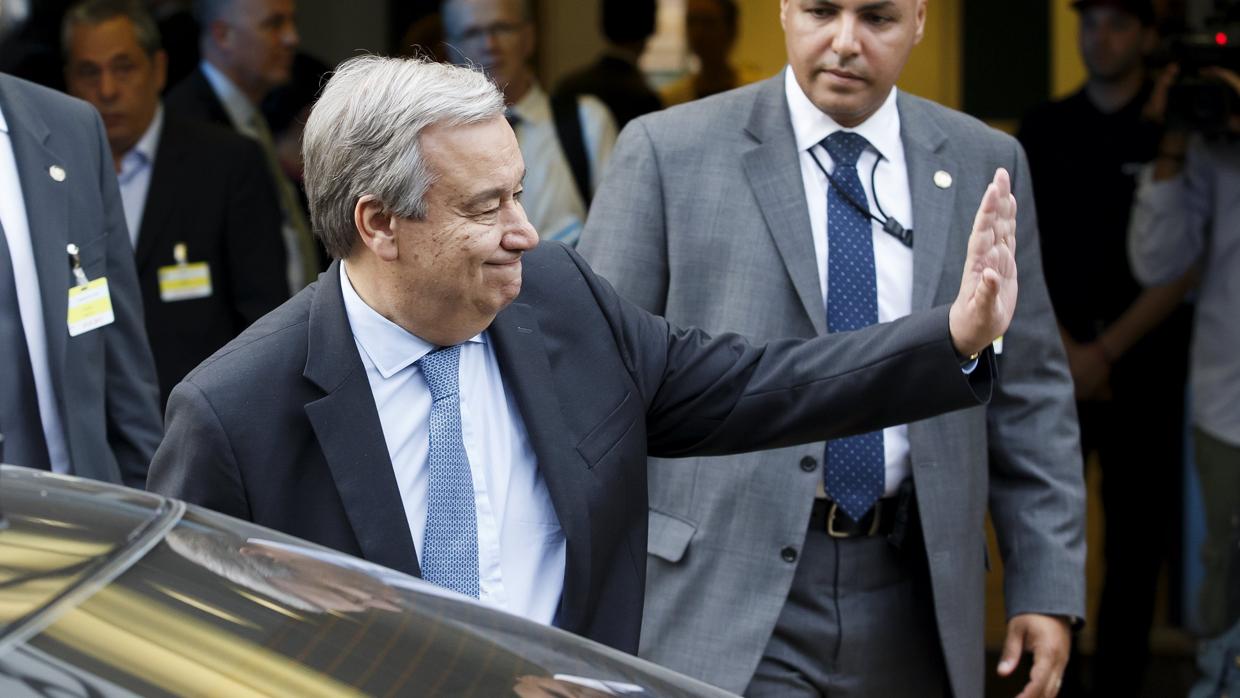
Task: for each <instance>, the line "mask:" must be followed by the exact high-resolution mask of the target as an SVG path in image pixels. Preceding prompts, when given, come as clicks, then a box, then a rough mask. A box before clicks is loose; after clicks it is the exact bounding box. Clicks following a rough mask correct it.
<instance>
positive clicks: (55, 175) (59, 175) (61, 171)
mask: <svg viewBox="0 0 1240 698" xmlns="http://www.w3.org/2000/svg"><path fill="white" fill-rule="evenodd" d="M47 173H48V174H49V175H51V176H52V179H54V180H56V181H57V182H63V181H65V168H63V167H61V166H60V165H52V166H51V167H49V168H47Z"/></svg>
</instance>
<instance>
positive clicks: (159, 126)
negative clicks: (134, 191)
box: [118, 104, 164, 180]
mask: <svg viewBox="0 0 1240 698" xmlns="http://www.w3.org/2000/svg"><path fill="white" fill-rule="evenodd" d="M163 129H164V107H163V105H162V104H161V105H159V106H157V107H156V108H155V117H154V118H153V119H151V123H150V125H148V126H147V127H146V132H145V133H143V134H142V137H141V138H139V139H138V142H137V143H135V144H134V146H133V147H132V148H130V149H129V150H128V151H126V153H125V154H124V155H122V156H121V172H120V174H119V175H118V179H122V180H123V179H126V178H128V177H131V176H133V174H134V173H135V172H137V171H139V170H141V169H142V168H143V167H145V166H146V165H149V164H151V163H152V162H155V149H156V148H157V147H159V134H160V133H162V132H163Z"/></svg>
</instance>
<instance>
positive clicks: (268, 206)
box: [225, 140, 288, 327]
mask: <svg viewBox="0 0 1240 698" xmlns="http://www.w3.org/2000/svg"><path fill="white" fill-rule="evenodd" d="M238 144H239V145H240V146H241V147H240V148H238V150H237V154H238V156H237V158H236V159H235V161H236V166H235V167H234V168H233V172H232V173H231V177H230V181H229V182H228V183H227V184H226V186H227V187H228V215H227V222H226V225H227V226H228V230H227V231H226V233H225V245H226V246H227V252H226V254H227V255H228V268H229V271H230V274H229V278H230V282H231V284H232V297H233V304H234V305H233V310H234V312H235V313H236V314H237V315H238V316H239V317H240V319H241V322H240V326H241V327H245V326H248V325H250V324H253V322H254V321H255V320H257V319H259V318H260V317H262V316H264V315H266V314H267V313H269V312H271V311H272V310H273V309H275V307H276V306H278V305H280V304H281V303H283V302H284V301H286V300H288V279H287V276H286V269H285V254H286V252H285V249H284V239H283V237H281V235H280V226H281V224H282V221H283V218H282V217H281V213H280V205H279V203H278V202H279V197H278V195H277V193H276V190H275V185H274V184H273V183H272V181H271V178H270V177H268V176H267V166H266V165H265V164H264V162H263V155H262V153H261V151H259V149H258V146H257V145H254V144H252V143H250V142H248V141H240V140H239V143H238Z"/></svg>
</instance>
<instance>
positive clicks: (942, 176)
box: [934, 170, 952, 189]
mask: <svg viewBox="0 0 1240 698" xmlns="http://www.w3.org/2000/svg"><path fill="white" fill-rule="evenodd" d="M951 185H952V176H951V173H950V172H948V171H946V170H939V171H938V172H935V173H934V186H936V187H938V188H939V189H947V188H948V187H950V186H951Z"/></svg>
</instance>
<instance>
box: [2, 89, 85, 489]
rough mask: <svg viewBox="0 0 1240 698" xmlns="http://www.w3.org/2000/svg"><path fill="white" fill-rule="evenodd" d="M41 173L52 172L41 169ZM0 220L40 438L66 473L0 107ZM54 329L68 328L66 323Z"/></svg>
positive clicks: (25, 228) (55, 467)
mask: <svg viewBox="0 0 1240 698" xmlns="http://www.w3.org/2000/svg"><path fill="white" fill-rule="evenodd" d="M71 174H72V173H71ZM43 176H46V177H50V176H51V175H50V174H48V173H47V172H44V173H43ZM0 225H3V226H4V239H5V240H6V241H7V242H8V244H9V257H10V259H11V261H12V264H13V282H14V284H15V285H16V286H17V306H18V309H19V310H20V311H21V314H22V330H24V332H25V334H26V350H27V351H28V352H30V368H31V371H32V372H33V373H34V388H35V392H36V393H38V398H39V418H40V420H41V421H42V423H43V438H44V439H45V440H46V441H47V455H48V458H49V462H50V463H51V464H52V471H53V472H57V473H69V472H71V469H70V463H69V449H68V444H67V443H66V442H65V432H64V426H63V425H62V424H61V422H60V410H59V409H58V408H57V399H56V388H55V385H54V384H53V383H52V370H51V364H50V363H49V362H48V360H47V327H46V325H45V324H44V322H43V294H42V292H41V291H40V290H39V275H38V273H37V271H36V269H35V266H34V247H33V244H32V243H31V234H32V231H31V230H30V222H29V220H28V219H27V218H26V200H25V199H24V198H23V194H22V184H21V179H20V178H19V177H18V175H17V159H16V157H14V155H13V142H12V140H10V138H9V124H8V121H6V120H5V118H4V113H3V112H0ZM65 254H66V256H65V264H68V263H69V257H68V253H67V252H66V253H65ZM64 293H65V294H66V296H67V295H68V293H69V289H68V287H66V288H65V289H64ZM64 321H65V322H68V318H67V317H66V318H64ZM53 329H54V330H55V331H58V332H66V333H67V332H68V325H61V326H60V327H58V328H53Z"/></svg>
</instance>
